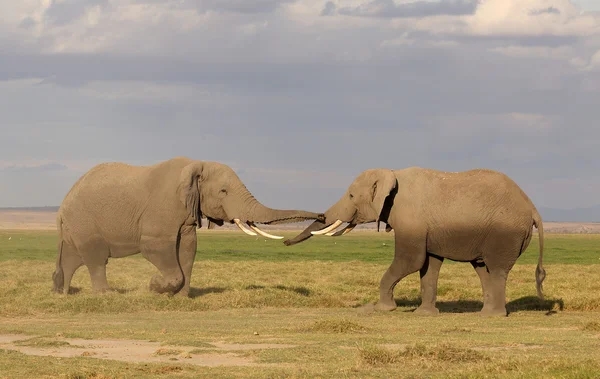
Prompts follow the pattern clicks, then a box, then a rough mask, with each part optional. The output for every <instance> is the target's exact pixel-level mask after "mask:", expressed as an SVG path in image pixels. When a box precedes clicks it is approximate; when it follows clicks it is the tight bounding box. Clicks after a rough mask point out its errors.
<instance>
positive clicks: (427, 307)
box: [415, 254, 444, 316]
mask: <svg viewBox="0 0 600 379" xmlns="http://www.w3.org/2000/svg"><path fill="white" fill-rule="evenodd" d="M442 262H444V258H442V257H438V256H435V255H429V254H427V257H426V258H425V264H424V265H423V267H422V268H421V270H420V275H421V305H420V306H419V307H418V308H417V309H416V310H415V314H418V315H430V316H435V315H438V314H439V313H440V311H439V309H437V308H436V306H435V302H436V297H437V283H438V278H439V275H440V268H441V267H442Z"/></svg>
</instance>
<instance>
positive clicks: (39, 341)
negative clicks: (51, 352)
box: [15, 337, 71, 347]
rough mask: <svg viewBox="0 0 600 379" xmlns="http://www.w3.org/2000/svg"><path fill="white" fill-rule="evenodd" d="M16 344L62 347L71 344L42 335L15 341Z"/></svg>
mask: <svg viewBox="0 0 600 379" xmlns="http://www.w3.org/2000/svg"><path fill="white" fill-rule="evenodd" d="M15 345H17V346H29V347H64V346H71V344H70V343H68V342H67V341H58V340H53V339H49V338H43V337H34V338H29V339H26V340H23V341H17V342H16V343H15Z"/></svg>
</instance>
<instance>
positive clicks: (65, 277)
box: [52, 243, 83, 295]
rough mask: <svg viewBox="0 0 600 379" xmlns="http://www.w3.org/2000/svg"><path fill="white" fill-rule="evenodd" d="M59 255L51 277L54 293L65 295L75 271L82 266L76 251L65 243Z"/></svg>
mask: <svg viewBox="0 0 600 379" xmlns="http://www.w3.org/2000/svg"><path fill="white" fill-rule="evenodd" d="M60 254H61V256H60V262H59V264H58V266H57V268H56V271H55V272H54V274H53V275H52V279H53V281H54V291H55V292H58V293H61V292H62V293H64V294H65V295H66V294H68V293H69V289H70V287H71V279H72V278H73V275H75V271H77V269H78V268H79V267H81V266H82V265H83V260H82V259H81V256H80V255H79V254H78V253H77V250H76V249H75V248H74V247H73V246H71V245H69V244H67V243H63V244H62V247H61V253H60Z"/></svg>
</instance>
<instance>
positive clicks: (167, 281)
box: [141, 237, 183, 294]
mask: <svg viewBox="0 0 600 379" xmlns="http://www.w3.org/2000/svg"><path fill="white" fill-rule="evenodd" d="M141 250H142V255H143V256H144V258H146V259H147V260H148V261H150V263H152V264H153V265H154V266H155V267H156V268H157V269H158V270H159V271H160V274H156V275H154V276H153V277H152V279H151V280H150V290H151V291H154V292H157V293H170V294H175V293H176V292H177V291H179V290H180V289H181V287H182V286H183V273H182V272H181V267H180V266H179V262H178V260H177V241H176V240H165V239H161V238H149V237H145V238H144V237H142V248H141Z"/></svg>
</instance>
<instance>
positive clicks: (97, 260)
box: [77, 237, 110, 292]
mask: <svg viewBox="0 0 600 379" xmlns="http://www.w3.org/2000/svg"><path fill="white" fill-rule="evenodd" d="M77 250H79V251H80V252H82V253H81V257H82V259H83V263H84V264H85V265H86V267H87V269H88V272H89V274H90V279H91V281H92V290H93V291H94V292H105V291H108V290H109V289H110V287H109V286H108V281H107V280H106V264H107V263H108V256H109V255H110V250H109V249H108V246H106V244H105V243H104V241H102V239H101V238H99V237H98V238H95V239H93V240H90V241H88V242H86V243H85V244H83V245H81V246H78V247H77Z"/></svg>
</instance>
